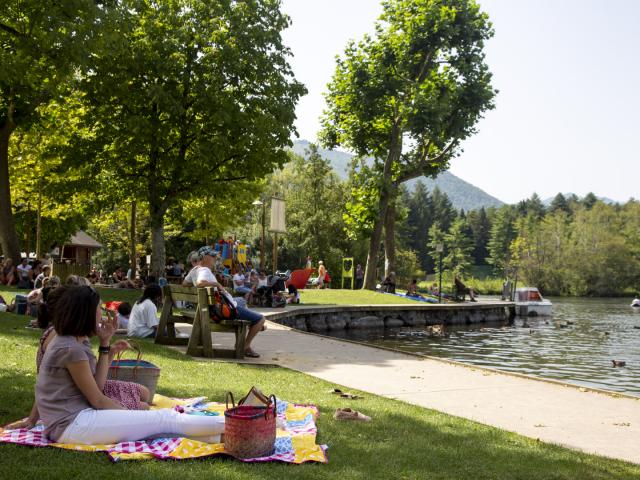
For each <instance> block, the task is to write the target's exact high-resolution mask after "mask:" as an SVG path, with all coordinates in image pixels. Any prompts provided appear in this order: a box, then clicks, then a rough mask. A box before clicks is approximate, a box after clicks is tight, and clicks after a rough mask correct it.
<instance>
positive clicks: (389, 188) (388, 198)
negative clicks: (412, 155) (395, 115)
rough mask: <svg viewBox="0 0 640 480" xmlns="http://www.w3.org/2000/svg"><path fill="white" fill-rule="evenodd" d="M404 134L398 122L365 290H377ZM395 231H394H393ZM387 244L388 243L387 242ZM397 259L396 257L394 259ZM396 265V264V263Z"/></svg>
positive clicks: (386, 165)
mask: <svg viewBox="0 0 640 480" xmlns="http://www.w3.org/2000/svg"><path fill="white" fill-rule="evenodd" d="M401 134H402V132H401V130H400V127H399V125H398V123H397V122H396V123H395V124H394V125H393V127H392V130H391V134H390V138H389V153H388V154H387V158H386V159H385V162H384V169H383V172H382V187H381V189H380V201H379V203H378V218H377V219H376V223H375V225H374V227H373V232H372V233H371V238H370V239H369V254H368V256H367V268H366V270H365V273H364V284H363V286H362V288H363V289H367V290H375V288H376V269H377V264H378V250H379V248H380V240H381V238H382V228H383V226H384V225H385V222H386V217H387V209H388V207H389V204H390V202H392V201H393V197H394V196H395V186H394V185H393V181H392V177H393V165H394V163H395V162H397V161H398V160H399V159H400V155H401V153H402V135H401ZM392 231H393V230H392ZM385 243H386V242H385ZM394 258H395V257H394ZM394 263H395V262H394Z"/></svg>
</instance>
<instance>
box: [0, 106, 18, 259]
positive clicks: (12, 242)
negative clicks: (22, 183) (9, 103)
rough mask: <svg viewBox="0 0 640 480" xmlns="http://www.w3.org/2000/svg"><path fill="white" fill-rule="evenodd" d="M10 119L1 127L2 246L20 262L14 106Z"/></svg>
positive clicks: (0, 221)
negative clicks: (12, 156)
mask: <svg viewBox="0 0 640 480" xmlns="http://www.w3.org/2000/svg"><path fill="white" fill-rule="evenodd" d="M9 114H10V115H9V120H6V121H5V123H4V124H3V125H2V128H0V246H1V247H2V253H3V254H4V256H5V258H11V259H13V262H14V264H15V265H17V264H18V263H20V244H19V243H18V235H17V234H16V224H15V220H14V218H13V212H12V211H11V187H10V183H9V138H10V137H11V133H12V132H13V131H14V130H15V128H16V125H15V123H13V120H12V117H13V111H12V107H10V109H9Z"/></svg>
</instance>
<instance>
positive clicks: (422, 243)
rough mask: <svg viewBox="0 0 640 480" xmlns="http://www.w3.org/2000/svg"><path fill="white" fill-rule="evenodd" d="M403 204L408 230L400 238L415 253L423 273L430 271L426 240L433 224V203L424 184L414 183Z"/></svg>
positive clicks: (430, 265) (430, 263)
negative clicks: (405, 208) (403, 238)
mask: <svg viewBox="0 0 640 480" xmlns="http://www.w3.org/2000/svg"><path fill="white" fill-rule="evenodd" d="M403 203H404V204H405V205H406V206H407V210H408V212H407V220H406V224H407V227H408V229H407V231H406V232H404V234H403V235H402V236H403V237H405V238H406V243H407V246H408V247H409V248H411V249H412V250H414V251H415V252H416V256H417V258H418V262H419V264H420V267H421V268H422V269H423V270H425V271H428V270H432V269H433V260H432V259H431V256H430V255H429V249H428V247H427V241H426V240H427V239H428V238H429V229H430V228H431V224H432V223H433V202H432V200H431V196H430V195H429V191H428V190H427V187H425V185H424V183H422V182H421V181H418V182H416V185H415V188H414V190H413V192H411V193H410V194H409V193H407V194H406V196H405V197H404V200H403Z"/></svg>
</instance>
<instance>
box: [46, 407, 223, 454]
mask: <svg viewBox="0 0 640 480" xmlns="http://www.w3.org/2000/svg"><path fill="white" fill-rule="evenodd" d="M221 433H224V416H223V415H219V416H208V415H206V416H205V415H188V414H186V413H178V412H176V411H175V410H172V409H162V410H94V409H92V408H88V409H86V410H83V411H82V412H80V413H79V414H78V416H77V417H76V418H75V420H74V421H73V422H72V423H71V424H70V425H69V426H68V427H67V428H66V429H65V431H64V433H63V434H62V435H61V437H60V438H59V439H58V443H77V444H84V445H96V444H112V443H120V442H134V441H136V440H142V439H144V438H152V437H155V438H158V437H165V436H166V437H187V438H191V439H193V440H200V441H203V442H207V443H218V442H219V441H220V434H221Z"/></svg>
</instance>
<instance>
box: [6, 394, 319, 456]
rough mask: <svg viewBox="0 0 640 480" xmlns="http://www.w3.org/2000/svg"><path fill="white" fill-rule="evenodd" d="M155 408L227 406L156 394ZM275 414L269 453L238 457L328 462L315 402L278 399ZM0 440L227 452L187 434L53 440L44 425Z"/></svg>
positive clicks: (208, 411)
mask: <svg viewBox="0 0 640 480" xmlns="http://www.w3.org/2000/svg"><path fill="white" fill-rule="evenodd" d="M153 400H154V406H153V407H152V408H154V409H160V408H177V409H180V410H182V411H184V412H185V414H191V415H215V414H219V415H224V411H225V409H226V406H225V405H224V404H221V403H213V402H206V401H205V398H204V397H197V398H190V399H177V398H169V397H164V396H162V395H159V394H156V395H155V397H154V399H153ZM277 414H278V418H279V419H280V420H281V421H280V422H279V423H280V425H281V426H282V428H278V429H277V432H276V444H275V449H274V451H273V453H272V454H271V455H270V456H268V457H261V458H249V459H239V460H241V461H243V462H272V461H277V462H286V463H294V464H300V463H304V462H320V463H327V456H326V449H327V446H326V445H317V444H316V434H317V427H316V418H317V417H318V409H317V407H316V406H315V405H299V404H295V403H289V402H286V401H284V400H279V399H278V400H277ZM0 443H15V444H19V445H28V446H33V447H54V448H64V449H68V450H77V451H84V452H106V453H107V455H108V456H109V458H110V459H111V460H113V461H114V462H117V461H120V460H148V459H153V458H157V459H162V460H167V459H173V460H187V459H190V458H201V457H208V456H213V455H228V454H227V453H226V452H225V451H224V444H222V443H217V444H210V443H203V442H198V441H196V440H191V439H188V438H158V439H154V440H140V441H136V442H122V443H118V444H115V445H72V444H61V443H53V442H51V441H49V440H48V439H47V438H46V437H45V436H44V434H43V426H42V425H38V426H36V427H35V428H33V429H31V430H26V429H18V430H5V431H4V432H2V434H1V435H0Z"/></svg>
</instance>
